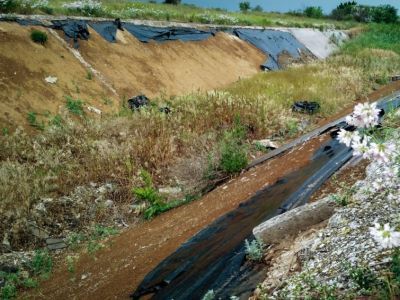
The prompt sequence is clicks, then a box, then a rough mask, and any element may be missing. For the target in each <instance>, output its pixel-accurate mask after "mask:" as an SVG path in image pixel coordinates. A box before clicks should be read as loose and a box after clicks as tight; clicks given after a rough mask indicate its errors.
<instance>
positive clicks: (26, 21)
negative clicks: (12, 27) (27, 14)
mask: <svg viewBox="0 0 400 300" xmlns="http://www.w3.org/2000/svg"><path fill="white" fill-rule="evenodd" d="M15 22H17V23H18V24H19V25H22V26H43V23H42V21H40V20H35V19H16V20H15Z"/></svg>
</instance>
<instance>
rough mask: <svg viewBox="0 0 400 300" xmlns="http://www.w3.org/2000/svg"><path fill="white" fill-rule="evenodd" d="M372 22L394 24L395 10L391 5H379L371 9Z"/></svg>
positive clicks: (396, 18) (395, 19)
mask: <svg viewBox="0 0 400 300" xmlns="http://www.w3.org/2000/svg"><path fill="white" fill-rule="evenodd" d="M372 15H373V16H372V20H373V21H374V22H377V23H396V22H397V20H398V17H397V9H396V8H395V7H394V6H391V5H379V6H377V7H375V8H374V9H373V13H372Z"/></svg>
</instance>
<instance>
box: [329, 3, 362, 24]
mask: <svg viewBox="0 0 400 300" xmlns="http://www.w3.org/2000/svg"><path fill="white" fill-rule="evenodd" d="M356 6H357V2H356V1H348V2H343V3H340V4H339V5H338V6H337V7H336V8H335V9H334V10H333V11H332V13H331V17H332V18H334V19H336V20H351V19H353V12H354V9H355V8H356Z"/></svg>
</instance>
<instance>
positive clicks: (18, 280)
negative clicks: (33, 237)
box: [0, 249, 53, 300]
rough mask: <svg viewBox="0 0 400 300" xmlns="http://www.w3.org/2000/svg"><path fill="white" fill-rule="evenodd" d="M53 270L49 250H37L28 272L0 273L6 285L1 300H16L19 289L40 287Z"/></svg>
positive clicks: (1, 290)
mask: <svg viewBox="0 0 400 300" xmlns="http://www.w3.org/2000/svg"><path fill="white" fill-rule="evenodd" d="M52 269H53V261H52V258H51V256H50V254H49V252H48V251H47V250H42V249H40V250H37V251H36V252H35V254H34V256H33V258H32V259H31V261H30V262H29V263H28V272H26V273H24V274H23V272H20V271H17V272H16V273H6V272H0V280H1V281H3V282H4V285H3V286H2V287H1V288H0V296H1V299H4V300H7V299H14V298H16V297H17V293H18V289H20V288H24V289H31V288H36V287H38V286H39V281H40V280H43V279H48V278H49V277H50V274H51V271H52Z"/></svg>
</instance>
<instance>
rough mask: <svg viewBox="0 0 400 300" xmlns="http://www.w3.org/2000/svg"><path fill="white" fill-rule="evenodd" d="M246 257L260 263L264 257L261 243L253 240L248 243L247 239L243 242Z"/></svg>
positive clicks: (263, 246)
mask: <svg viewBox="0 0 400 300" xmlns="http://www.w3.org/2000/svg"><path fill="white" fill-rule="evenodd" d="M244 243H245V253H246V257H247V258H248V259H249V260H252V261H260V260H261V259H262V258H263V255H264V248H265V245H264V243H263V241H261V240H257V239H254V240H252V241H251V242H249V240H248V239H246V240H245V241H244Z"/></svg>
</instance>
